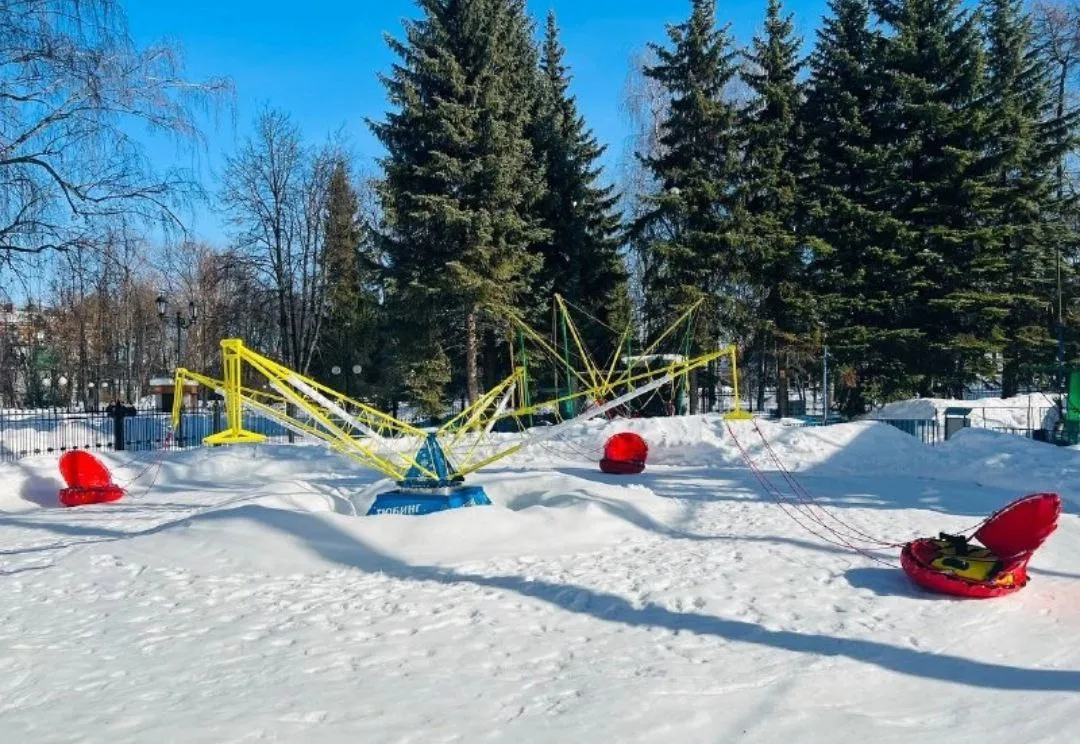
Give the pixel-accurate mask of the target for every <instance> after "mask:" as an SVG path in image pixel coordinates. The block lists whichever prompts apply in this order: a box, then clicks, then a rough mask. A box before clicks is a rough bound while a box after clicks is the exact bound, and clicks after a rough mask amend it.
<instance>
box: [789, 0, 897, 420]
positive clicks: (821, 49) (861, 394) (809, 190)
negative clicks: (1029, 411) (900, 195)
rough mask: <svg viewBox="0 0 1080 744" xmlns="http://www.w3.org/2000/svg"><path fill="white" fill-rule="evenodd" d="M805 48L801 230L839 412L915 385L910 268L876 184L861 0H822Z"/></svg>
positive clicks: (877, 148) (874, 95)
mask: <svg viewBox="0 0 1080 744" xmlns="http://www.w3.org/2000/svg"><path fill="white" fill-rule="evenodd" d="M829 9H830V14H829V16H828V17H827V18H826V19H825V21H824V23H823V24H822V26H821V28H820V29H819V30H818V32H817V43H816V45H815V48H814V51H813V53H812V55H811V57H810V70H811V73H810V80H809V89H808V92H807V100H806V103H805V105H804V106H803V110H802V116H801V118H802V121H803V129H804V132H805V139H804V148H805V151H806V158H807V161H806V163H805V166H804V167H803V168H801V169H800V173H801V180H800V186H799V191H800V193H801V195H802V201H803V203H804V204H805V205H806V206H805V210H806V211H805V215H804V218H803V224H802V225H801V227H800V232H801V233H804V234H805V236H806V242H807V245H808V247H809V249H810V253H811V258H810V267H809V268H810V274H811V278H812V282H813V288H814V295H815V296H814V298H813V303H812V304H813V306H814V311H815V315H816V316H817V319H818V322H820V323H821V324H822V325H823V326H824V329H825V332H826V335H825V338H824V339H823V340H824V341H825V342H827V343H828V345H829V348H830V350H831V353H832V355H833V358H834V360H835V368H836V369H837V370H838V372H839V375H838V377H839V379H840V381H841V383H840V384H839V385H838V390H837V392H838V396H837V399H838V402H839V403H840V405H841V407H842V408H843V409H844V412H845V413H847V414H849V415H852V414H859V413H862V412H863V411H864V410H865V408H866V406H867V405H868V404H870V403H872V402H874V401H880V400H884V399H888V398H891V397H894V396H898V395H904V394H908V393H909V392H911V391H913V389H914V381H913V380H911V379H910V377H909V376H908V373H907V369H906V361H907V356H908V355H907V354H906V350H907V348H908V346H909V345H910V343H911V341H912V339H913V338H914V337H915V335H916V332H915V331H914V330H913V329H911V328H908V327H906V323H907V316H906V313H905V307H908V306H910V305H911V303H912V301H913V292H912V288H911V284H912V275H911V273H910V269H909V267H908V266H906V265H905V263H904V261H903V258H902V256H901V254H900V252H899V250H898V248H899V246H898V245H897V243H896V236H897V235H898V234H899V233H900V232H901V227H902V226H901V225H900V223H899V222H898V221H897V220H896V219H895V218H894V217H893V216H892V214H891V206H892V205H891V203H890V202H888V201H887V200H886V199H885V195H884V194H883V188H882V185H883V184H884V183H886V182H887V181H888V179H890V178H892V177H894V173H893V172H892V170H891V169H890V163H889V159H888V157H887V149H886V142H885V141H884V140H883V138H882V129H883V126H882V122H881V121H880V112H881V109H882V107H883V100H882V99H883V95H884V94H883V90H882V79H881V75H880V70H881V68H882V67H883V65H882V64H881V62H880V57H881V54H882V41H881V38H880V37H879V35H878V34H877V32H875V31H873V30H871V27H870V8H869V2H868V0H830V3H829Z"/></svg>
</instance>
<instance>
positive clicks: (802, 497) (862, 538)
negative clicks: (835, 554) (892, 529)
mask: <svg viewBox="0 0 1080 744" xmlns="http://www.w3.org/2000/svg"><path fill="white" fill-rule="evenodd" d="M754 431H756V432H757V434H758V436H759V437H760V438H761V442H762V444H764V445H765V451H766V452H768V453H769V456H770V457H772V460H773V462H774V463H776V467H777V469H778V470H779V471H780V473H781V474H782V475H783V476H784V479H785V480H786V481H787V482H788V485H789V486H791V490H792V493H794V494H795V497H796V498H797V499H798V500H799V502H800V503H802V504H803V505H805V506H806V509H807V512H808V514H810V515H812V514H813V509H814V507H816V508H817V509H818V510H819V511H820V512H821V513H822V514H823V515H825V517H828V518H829V519H832V520H833V521H835V522H836V523H837V524H839V525H840V526H841V527H843V528H844V529H846V530H848V531H849V532H850V534H849V535H847V538H848V539H850V540H853V541H858V542H863V543H865V544H867V545H872V546H874V547H878V548H902V547H904V545H906V544H907V543H906V542H900V543H892V542H888V541H886V540H879V539H877V538H875V537H874V536H873V535H870V534H868V533H866V532H863V531H862V530H860V529H859V528H858V527H856V526H855V525H853V524H850V523H848V522H845V521H844V520H842V519H841V518H840V517H838V516H836V515H835V514H832V513H830V512H829V511H828V510H827V509H825V507H824V506H822V505H821V504H819V503H818V502H817V501H816V500H815V499H814V497H813V496H812V495H810V492H809V491H807V490H806V489H805V488H804V487H803V485H802V484H801V483H799V482H798V481H797V480H796V479H795V476H794V475H792V473H791V472H790V471H789V470H788V469H787V468H786V467H784V463H783V462H781V460H780V456H779V455H777V454H776V450H774V449H773V447H772V445H771V444H769V441H768V440H767V439H766V438H765V434H764V433H763V432H762V431H761V429H760V428H759V427H758V424H757V422H756V421H755V422H754ZM814 519H815V521H817V522H818V524H820V525H821V526H822V527H824V528H825V529H827V530H829V531H830V532H833V533H834V534H836V535H837V536H840V535H839V533H837V532H836V531H835V530H834V529H833V528H831V527H829V526H828V525H827V524H825V522H824V521H822V520H821V519H820V518H816V517H814ZM856 536H857V537H856Z"/></svg>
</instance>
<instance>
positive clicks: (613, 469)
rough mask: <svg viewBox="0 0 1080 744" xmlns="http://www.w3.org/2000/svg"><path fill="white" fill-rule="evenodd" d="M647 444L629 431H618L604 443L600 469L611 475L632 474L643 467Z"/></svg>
mask: <svg viewBox="0 0 1080 744" xmlns="http://www.w3.org/2000/svg"><path fill="white" fill-rule="evenodd" d="M648 456H649V446H648V445H647V444H645V440H644V439H642V438H641V437H640V436H638V435H637V434H634V433H633V432H630V431H624V432H620V433H619V434H615V435H614V436H612V437H611V438H609V439H608V440H607V442H606V443H605V444H604V457H603V458H602V459H601V460H600V469H601V470H602V471H604V472H605V473H609V474H613V475H634V474H637V473H640V472H641V471H643V470H644V469H645V459H646V458H647V457H648Z"/></svg>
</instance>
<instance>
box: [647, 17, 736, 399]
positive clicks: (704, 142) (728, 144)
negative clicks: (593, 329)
mask: <svg viewBox="0 0 1080 744" xmlns="http://www.w3.org/2000/svg"><path fill="white" fill-rule="evenodd" d="M715 13H716V2H715V0H693V11H692V14H691V16H690V18H689V19H688V20H687V21H685V22H684V23H681V24H678V25H675V26H669V28H668V36H669V38H670V41H671V48H670V49H668V48H664V47H662V46H660V45H658V44H651V45H650V46H651V47H652V49H653V50H654V51H655V52H656V55H657V58H658V62H657V64H656V65H654V66H651V67H648V68H646V69H645V75H646V76H648V77H650V78H652V79H655V80H657V81H658V82H659V83H660V84H661V85H662V86H663V88H664V89H665V90H666V92H667V95H668V96H669V98H670V100H669V107H668V114H667V116H666V117H665V119H664V120H663V121H662V122H661V132H660V138H659V140H660V154H659V155H657V156H648V157H643V158H642V161H643V163H644V164H645V166H646V167H647V168H648V169H649V171H650V173H651V175H652V176H653V179H654V181H655V183H656V184H657V187H658V193H656V194H655V195H653V196H652V197H650V198H649V199H648V201H647V209H645V210H644V212H643V214H642V216H641V217H639V218H638V219H637V220H636V221H635V223H634V224H633V226H632V235H633V239H634V241H635V243H636V244H637V245H638V246H640V247H641V250H642V252H643V253H644V255H645V256H646V259H647V260H646V262H645V263H646V266H647V269H646V275H645V277H644V283H645V292H646V302H645V317H646V318H647V319H648V322H649V325H650V327H649V328H648V329H647V330H649V331H651V332H655V331H657V330H660V329H663V328H666V327H667V326H668V325H670V324H671V323H672V322H673V321H674V320H676V319H677V318H678V316H679V315H680V314H682V313H683V312H685V310H686V309H687V308H689V307H690V306H691V305H693V304H694V303H695V302H697V301H698V300H701V299H704V300H705V301H706V303H705V305H704V312H703V317H704V318H705V319H706V320H707V321H708V322H706V323H699V324H698V325H697V328H698V331H699V333H698V335H697V337H695V338H693V339H690V345H691V347H692V348H691V349H690V350H691V351H696V350H699V349H702V348H706V347H714V346H715V343H716V339H717V337H718V336H719V334H720V333H721V331H723V332H724V333H725V334H726V335H727V336H728V337H729V338H732V339H735V338H745V336H746V330H747V329H748V327H749V325H750V322H749V316H750V311H751V308H750V307H749V306H748V305H747V304H746V303H745V302H743V301H742V300H741V299H740V298H741V297H742V296H743V295H744V294H745V285H746V277H747V272H746V266H745V264H744V261H743V256H742V255H741V254H740V235H739V227H740V223H739V220H740V212H739V209H738V193H737V187H738V175H739V150H740V140H741V134H740V130H739V110H738V107H737V106H736V105H735V104H734V103H732V102H731V101H729V100H726V99H725V93H726V92H727V88H728V85H729V84H730V83H731V82H732V80H733V79H734V78H735V76H736V73H737V69H736V66H735V59H736V56H737V54H738V52H737V51H735V50H734V49H733V48H732V46H731V39H730V36H729V30H728V28H727V27H724V28H722V29H718V28H717V27H716V20H715ZM692 405H693V401H692Z"/></svg>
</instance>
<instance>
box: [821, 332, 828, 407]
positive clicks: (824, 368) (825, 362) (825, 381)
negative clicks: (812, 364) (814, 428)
mask: <svg viewBox="0 0 1080 744" xmlns="http://www.w3.org/2000/svg"><path fill="white" fill-rule="evenodd" d="M824 349H825V354H824V356H822V358H821V365H822V370H821V385H822V388H823V391H824V393H825V409H824V415H823V416H822V417H821V425H822V426H828V424H829V347H828V346H826V347H824Z"/></svg>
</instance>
